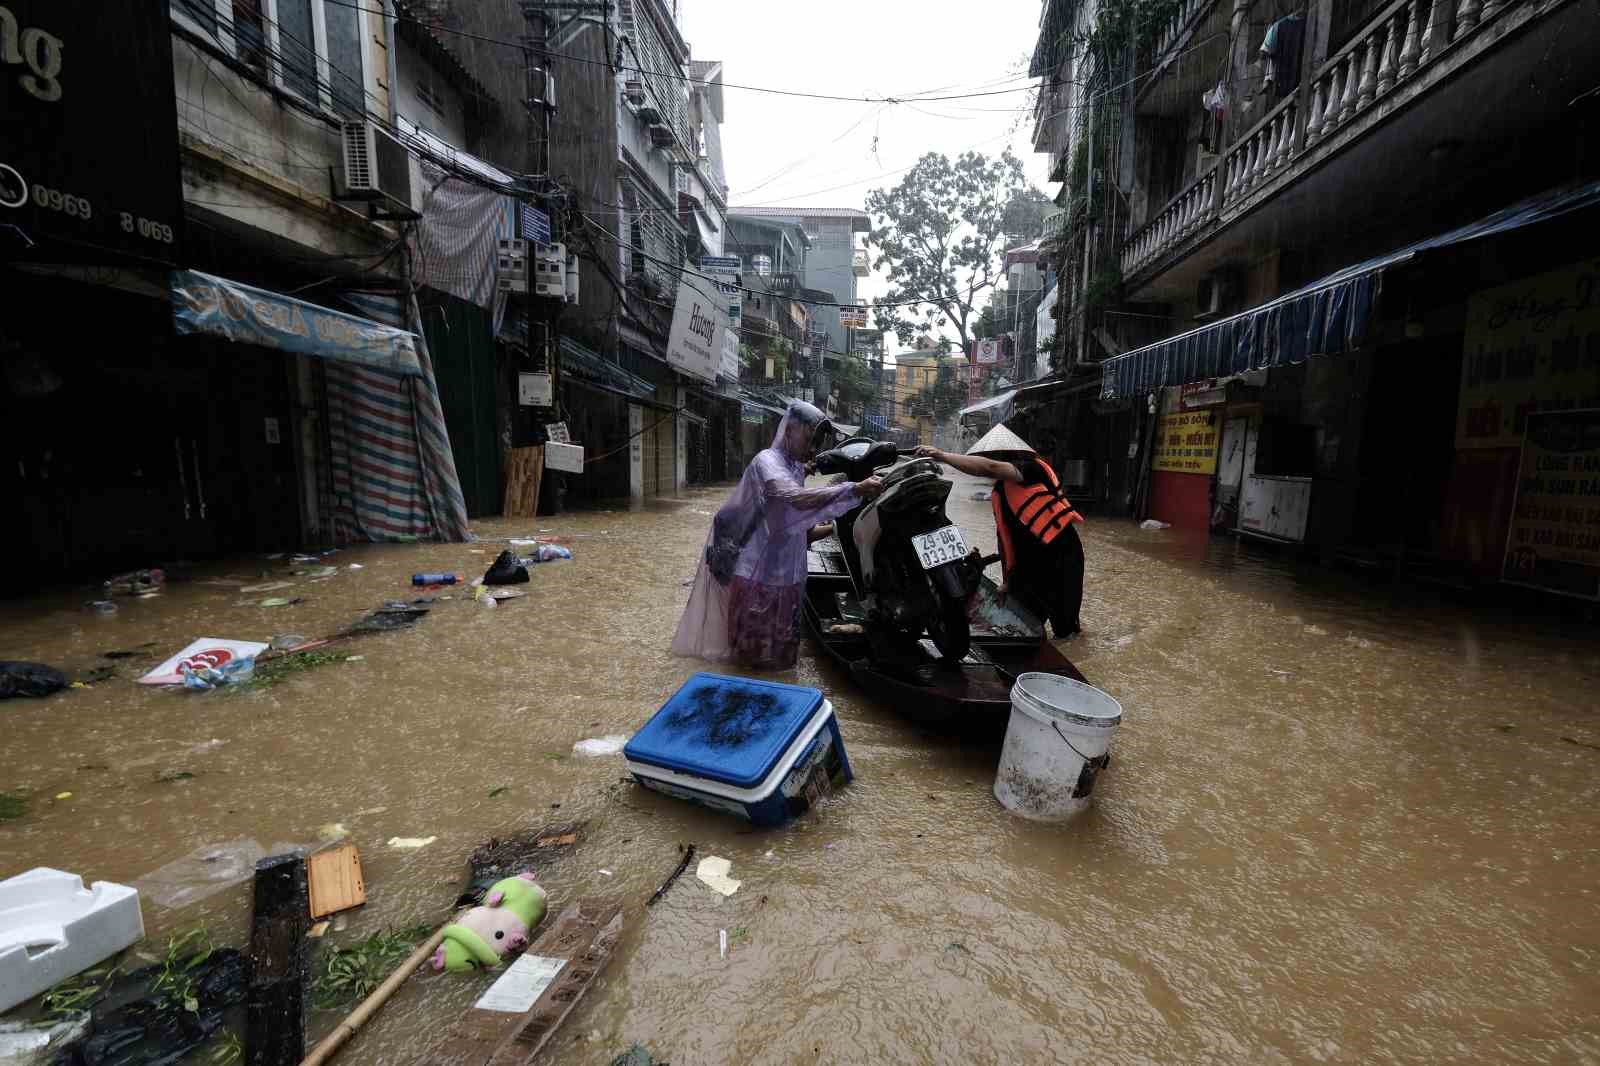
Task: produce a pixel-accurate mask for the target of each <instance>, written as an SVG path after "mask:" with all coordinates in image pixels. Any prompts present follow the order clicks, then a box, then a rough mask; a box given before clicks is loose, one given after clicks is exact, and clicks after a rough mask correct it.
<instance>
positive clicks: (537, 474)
mask: <svg viewBox="0 0 1600 1066" xmlns="http://www.w3.org/2000/svg"><path fill="white" fill-rule="evenodd" d="M543 477H544V448H542V447H540V446H538V445H534V446H532V447H529V448H512V449H511V450H510V451H508V452H506V465H505V498H504V501H503V503H502V505H501V513H502V514H503V515H504V516H505V517H506V518H533V517H535V516H536V515H537V514H538V510H539V482H540V481H541V480H542V479H543Z"/></svg>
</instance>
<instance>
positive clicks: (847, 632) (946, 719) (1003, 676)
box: [803, 542, 1088, 736]
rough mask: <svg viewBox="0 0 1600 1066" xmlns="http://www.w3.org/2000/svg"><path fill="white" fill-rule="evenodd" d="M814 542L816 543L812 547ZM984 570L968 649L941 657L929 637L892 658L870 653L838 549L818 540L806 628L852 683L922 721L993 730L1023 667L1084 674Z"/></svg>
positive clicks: (1002, 720)
mask: <svg viewBox="0 0 1600 1066" xmlns="http://www.w3.org/2000/svg"><path fill="white" fill-rule="evenodd" d="M817 549H820V550H817ZM997 591H998V590H997V588H996V586H995V584H994V582H992V581H990V580H989V579H988V578H987V577H986V578H984V579H983V582H982V585H981V587H980V588H979V590H978V592H977V594H976V595H975V596H974V597H973V605H972V614H971V626H972V650H971V651H969V652H968V653H967V655H966V657H965V658H964V659H962V660H961V661H960V662H959V663H954V664H951V663H946V662H945V661H944V660H942V659H941V658H940V657H939V653H938V651H937V650H936V649H935V648H934V647H933V643H932V641H929V640H926V639H924V640H922V641H921V642H919V643H918V644H916V645H913V646H912V647H910V648H907V649H905V650H904V657H903V658H901V659H898V660H897V661H895V662H882V661H875V660H874V658H873V654H872V648H871V645H870V644H869V642H868V639H867V636H866V631H865V627H864V625H863V624H862V618H863V616H862V615H861V613H860V607H859V605H858V604H857V603H856V601H855V592H854V588H853V586H852V585H851V582H850V577H849V574H848V573H847V572H846V571H845V568H844V557H843V556H842V555H840V554H837V553H836V552H831V551H828V550H827V546H826V542H821V543H819V544H818V545H817V546H816V549H814V550H813V551H812V552H811V553H810V558H809V572H808V574H807V577H806V598H805V603H804V605H803V612H804V615H805V622H806V630H807V632H808V633H809V634H810V636H811V638H812V639H813V640H815V641H816V642H817V644H818V646H819V647H820V648H821V649H822V651H823V652H824V653H825V654H826V655H827V657H828V658H830V659H832V660H833V661H834V662H835V663H837V664H838V665H839V667H840V668H841V669H843V670H844V671H845V672H846V673H848V674H849V675H850V677H851V679H852V680H853V681H855V682H856V684H858V685H860V686H861V688H862V689H863V690H864V691H866V692H867V693H869V694H870V695H872V696H873V697H874V698H876V699H879V700H882V701H883V702H884V703H885V704H887V705H888V706H890V707H892V708H893V709H894V710H895V711H896V712H898V713H900V714H902V715H904V716H906V717H907V718H910V719H912V720H914V721H916V722H919V723H921V724H923V725H926V726H929V727H932V728H936V729H940V730H949V731H952V732H961V733H981V734H985V735H989V736H999V735H1001V734H1002V733H1004V732H1005V728H1006V723H1007V722H1008V721H1009V720H1010V717H1011V685H1012V683H1013V682H1014V681H1015V680H1016V678H1017V675H1018V674H1021V673H1027V672H1030V671H1039V672H1043V673H1052V674H1060V675H1062V676H1063V677H1070V678H1072V679H1073V680H1074V681H1083V682H1084V683H1085V684H1087V683H1088V682H1087V679H1086V678H1084V676H1083V675H1082V674H1081V673H1079V672H1078V668H1077V667H1075V666H1073V665H1072V662H1071V661H1070V660H1069V659H1067V657H1066V656H1064V655H1062V654H1061V653H1060V652H1059V651H1057V650H1056V648H1055V646H1054V645H1053V644H1051V643H1050V642H1049V641H1047V640H1045V639H1044V625H1043V623H1042V622H1040V621H1039V620H1038V619H1037V618H1034V617H1033V616H1032V615H1031V614H1030V613H1029V612H1028V611H1027V610H1026V609H1025V608H1023V607H1022V606H1021V605H1020V604H1017V603H1015V602H1014V601H1013V602H1008V603H1006V604H1003V605H1002V604H1000V603H999V602H998V600H997V598H996V592H997Z"/></svg>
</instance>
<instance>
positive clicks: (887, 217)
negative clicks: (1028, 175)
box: [866, 149, 1044, 351]
mask: <svg viewBox="0 0 1600 1066" xmlns="http://www.w3.org/2000/svg"><path fill="white" fill-rule="evenodd" d="M1043 196H1044V194H1043V193H1040V192H1038V191H1037V190H1034V189H1030V188H1029V186H1028V183H1027V180H1026V179H1025V178H1024V177H1023V174H1022V163H1021V162H1020V161H1019V160H1018V159H1017V157H1016V156H1014V155H1012V154H1011V152H1010V150H1009V149H1007V150H1006V151H1005V152H1003V153H1001V155H1000V158H998V159H990V158H989V157H987V156H984V155H982V154H979V153H977V152H965V153H963V154H962V155H961V156H959V157H958V158H957V159H955V160H954V161H952V160H951V159H950V158H949V157H947V156H945V155H943V154H942V153H939V152H930V153H928V154H927V155H925V156H923V157H922V158H921V159H920V160H918V161H917V164H916V166H914V167H912V168H911V170H910V172H909V173H907V174H906V176H905V177H904V178H902V179H901V181H900V184H898V185H896V186H895V187H894V188H892V189H874V190H872V191H871V192H870V193H868V194H867V200H866V209H867V213H868V214H870V215H872V216H873V218H874V219H876V220H879V221H880V222H881V225H880V226H878V227H877V228H875V229H874V230H873V231H872V240H873V243H874V244H875V245H876V246H877V248H878V258H877V261H876V263H875V265H876V266H877V267H878V268H879V269H883V270H885V271H886V272H887V274H888V275H889V286H890V287H889V291H888V292H887V293H885V294H884V296H883V299H882V300H881V301H880V302H879V306H878V308H877V312H876V318H877V325H878V327H879V328H881V329H884V330H891V329H892V330H894V332H895V334H896V335H897V336H898V337H899V338H900V343H901V344H903V345H906V346H909V345H910V344H911V339H912V337H913V336H915V335H916V334H917V333H918V332H919V331H932V330H936V329H937V328H938V327H939V326H940V325H941V324H942V325H945V326H948V327H950V328H952V329H953V330H954V331H955V333H956V334H957V335H958V337H959V338H960V343H961V350H962V351H968V350H970V346H971V345H970V342H971V340H972V328H971V327H972V325H973V321H974V320H975V319H976V318H977V317H978V311H977V303H978V298H979V297H980V296H983V295H984V294H985V293H988V292H990V291H991V290H993V289H994V286H995V283H996V282H997V281H999V280H1000V277H1001V276H1002V275H1001V269H1000V255H1001V253H1002V252H1003V251H1004V250H1005V246H1006V233H1007V226H1008V223H1010V224H1014V223H1016V222H1017V220H1018V219H1019V218H1020V219H1023V220H1025V219H1026V217H1027V216H1028V213H1029V212H1030V211H1032V210H1033V209H1034V207H1035V206H1036V205H1037V201H1038V200H1039V199H1040V198H1043ZM1040 217H1041V218H1042V217H1043V216H1042V214H1041V215H1040ZM1035 228H1037V226H1036V227H1035ZM901 305H903V306H901Z"/></svg>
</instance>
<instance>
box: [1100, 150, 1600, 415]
mask: <svg viewBox="0 0 1600 1066" xmlns="http://www.w3.org/2000/svg"><path fill="white" fill-rule="evenodd" d="M1597 204H1600V181H1596V182H1589V183H1587V184H1583V185H1576V186H1565V187H1563V188H1561V189H1557V190H1553V191H1551V192H1546V193H1542V194H1540V195H1539V196H1535V197H1531V198H1530V199H1527V200H1523V201H1520V202H1518V203H1516V204H1513V205H1511V206H1510V207H1506V208H1502V209H1501V210H1499V211H1496V212H1495V213H1494V214H1492V215H1489V216H1488V217H1486V218H1481V219H1479V220H1478V221H1476V222H1473V223H1471V224H1469V225H1466V226H1462V227H1460V228H1458V229H1453V230H1451V231H1449V232H1448V233H1442V234H1439V235H1438V236H1436V237H1429V238H1428V239H1426V240H1422V241H1417V242H1416V243H1414V244H1409V245H1407V246H1405V247H1404V248H1400V249H1397V250H1396V251H1393V252H1390V253H1388V254H1387V255H1380V256H1377V257H1376V258H1373V259H1368V260H1366V261H1364V262H1361V263H1356V264H1353V265H1352V266H1348V267H1345V268H1344V269H1343V270H1340V271H1337V272H1335V273H1333V274H1329V275H1328V276H1327V277H1325V278H1322V279H1320V280H1318V281H1315V282H1313V283H1312V284H1310V285H1307V286H1305V287H1304V288H1301V289H1297V290H1295V291H1294V292H1291V293H1289V294H1288V295H1286V296H1280V297H1278V298H1277V299H1276V300H1273V301H1271V302H1269V303H1264V304H1262V305H1261V306H1260V307H1254V308H1251V309H1250V310H1248V311H1244V312H1242V313H1240V314H1237V315H1234V316H1232V317H1231V318H1224V319H1222V320H1220V321H1217V322H1210V323H1207V324H1206V325H1204V326H1201V327H1200V328H1199V329H1192V330H1190V331H1188V332H1187V333H1180V334H1178V335H1177V336H1175V337H1168V338H1167V339H1166V340H1163V341H1157V342H1156V343H1154V344H1147V345H1145V346H1144V347H1142V348H1135V349H1134V350H1133V351H1131V352H1127V353H1125V354H1123V355H1119V356H1117V357H1115V358H1113V359H1107V360H1106V361H1105V362H1104V363H1102V364H1100V371H1101V386H1100V396H1101V398H1102V399H1107V400H1110V399H1116V398H1118V397H1126V396H1142V395H1144V394H1146V393H1149V392H1154V391H1155V390H1156V389H1159V388H1163V387H1165V386H1168V385H1182V384H1186V383H1188V382H1191V381H1199V380H1201V379H1203V378H1214V377H1225V376H1227V375H1230V374H1242V373H1244V372H1245V371H1247V370H1265V369H1267V368H1269V367H1274V366H1286V365H1289V364H1292V363H1302V362H1305V360H1307V359H1309V358H1311V357H1313V356H1318V355H1339V354H1342V353H1344V352H1349V351H1352V350H1354V349H1356V348H1359V347H1360V346H1361V344H1362V343H1363V342H1364V341H1365V339H1366V336H1367V327H1368V325H1369V324H1370V321H1371V319H1372V314H1373V310H1374V308H1375V307H1376V305H1377V302H1378V297H1379V294H1380V293H1381V292H1382V286H1383V272H1384V271H1385V270H1387V269H1388V268H1390V267H1392V266H1396V265H1398V264H1400V263H1404V262H1407V261H1409V260H1411V259H1413V258H1415V257H1416V256H1417V255H1419V254H1421V253H1422V252H1425V251H1431V250H1435V249H1439V248H1446V247H1449V246H1450V245H1454V244H1461V243H1464V242H1466V241H1470V240H1474V239H1476V238H1479V237H1488V236H1491V235H1493V234H1496V233H1504V232H1506V231H1508V230H1513V229H1518V228H1520V227H1522V226H1528V225H1532V224H1533V223H1535V222H1543V221H1545V220H1546V219H1551V218H1556V217H1559V216H1561V215H1565V214H1568V213H1569V212H1572V211H1577V210H1580V209H1582V208H1585V207H1592V206H1595V205H1597Z"/></svg>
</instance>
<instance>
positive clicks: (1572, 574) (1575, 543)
mask: <svg viewBox="0 0 1600 1066" xmlns="http://www.w3.org/2000/svg"><path fill="white" fill-rule="evenodd" d="M1501 576H1502V577H1503V578H1504V579H1505V580H1506V581H1508V582H1510V583H1512V584H1517V585H1532V586H1535V587H1537V588H1542V589H1548V590H1550V591H1552V592H1560V593H1564V594H1566V595H1568V596H1579V597H1582V598H1584V599H1590V600H1600V409H1597V410H1585V411H1540V412H1535V413H1533V414H1530V415H1529V416H1528V419H1527V433H1526V437H1525V439H1524V441H1523V445H1522V469H1521V471H1520V473H1519V475H1518V477H1517V506H1516V510H1515V511H1514V512H1513V513H1512V516H1511V529H1510V531H1509V533H1508V534H1507V536H1506V558H1505V568H1504V570H1503V571H1502V574H1501Z"/></svg>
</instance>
